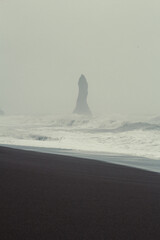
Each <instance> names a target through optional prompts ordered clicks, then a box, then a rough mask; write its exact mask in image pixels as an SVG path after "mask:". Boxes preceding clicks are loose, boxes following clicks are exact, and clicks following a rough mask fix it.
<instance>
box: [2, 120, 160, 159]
mask: <svg viewBox="0 0 160 240" xmlns="http://www.w3.org/2000/svg"><path fill="white" fill-rule="evenodd" d="M0 144H7V145H18V146H28V147H29V146H32V147H43V148H54V149H55V148H57V149H66V150H67V149H68V150H69V149H70V150H76V151H90V152H97V153H106V154H110V153H112V154H113V153H114V154H127V155H132V156H138V157H148V158H152V159H155V160H160V117H152V116H147V117H146V116H145V117H142V116H141V117H134V118H133V117H132V118H131V117H130V118H129V117H123V116H114V117H113V116H103V117H102V116H97V117H96V116H95V117H93V118H87V117H80V116H76V115H70V116H1V117H0Z"/></svg>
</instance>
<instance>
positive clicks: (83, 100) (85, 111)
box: [73, 74, 92, 116]
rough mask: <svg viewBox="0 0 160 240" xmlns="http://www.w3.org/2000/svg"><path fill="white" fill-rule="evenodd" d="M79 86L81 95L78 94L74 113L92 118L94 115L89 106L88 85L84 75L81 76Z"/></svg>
mask: <svg viewBox="0 0 160 240" xmlns="http://www.w3.org/2000/svg"><path fill="white" fill-rule="evenodd" d="M78 85H79V94H78V99H77V104H76V108H75V110H74V111H73V113H76V114H81V115H88V116H91V115H92V114H91V111H90V109H89V107H88V104H87V96H88V83H87V80H86V78H85V76H84V75H83V74H82V75H81V76H80V79H79V82H78Z"/></svg>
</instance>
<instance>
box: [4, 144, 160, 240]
mask: <svg viewBox="0 0 160 240" xmlns="http://www.w3.org/2000/svg"><path fill="white" fill-rule="evenodd" d="M0 196H1V201H0V213H1V214H0V238H1V239H7V240H9V239H11V240H14V239H15V240H21V239H23V240H28V239H33V240H46V239H55V240H60V239H64V240H70V239H76V240H82V239H84V240H85V239H92V240H99V239H107V240H121V239H122V240H125V239H126V240H128V239H130V240H132V239H133V240H135V239H136V240H142V239H145V240H151V239H154V240H158V239H160V203H159V199H160V175H159V174H158V173H154V172H150V171H143V170H140V169H136V168H131V167H126V166H121V165H116V164H111V163H106V162H102V161H96V160H94V161H93V160H90V159H84V158H75V157H71V156H62V155H56V154H47V153H40V152H33V151H24V150H18V149H12V148H6V147H0Z"/></svg>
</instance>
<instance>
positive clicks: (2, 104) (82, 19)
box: [0, 0, 160, 115]
mask: <svg viewBox="0 0 160 240" xmlns="http://www.w3.org/2000/svg"><path fill="white" fill-rule="evenodd" d="M81 73H83V74H84V75H85V76H86V78H87V80H88V84H89V96H88V103H89V105H90V108H91V109H92V112H94V113H97V112H98V113H103V112H105V113H106V114H107V113H108V114H110V113H122V114H123V113H129V114H130V113H132V114H134V113H136V114H137V113H138V114H139V113H142V114H150V113H153V114H159V115H160V1H159V0H152V1H151V0H0V108H2V109H3V110H4V111H6V112H7V113H10V114H14V113H15V114H21V113H23V114H24V113H26V114H33V113H35V114H37V113H43V114H45V113H47V114H50V113H51V114H52V113H65V114H66V113H70V112H72V110H73V109H74V107H75V103H76V98H77V93H78V85H77V83H78V79H79V77H80V75H81Z"/></svg>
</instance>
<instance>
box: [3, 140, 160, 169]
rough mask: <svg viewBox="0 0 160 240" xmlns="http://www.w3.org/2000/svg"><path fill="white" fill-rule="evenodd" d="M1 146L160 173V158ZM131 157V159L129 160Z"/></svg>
mask: <svg viewBox="0 0 160 240" xmlns="http://www.w3.org/2000/svg"><path fill="white" fill-rule="evenodd" d="M0 147H7V148H12V149H19V150H25V151H34V152H40V153H49V154H53V155H54V154H58V155H62V156H71V157H76V158H87V159H90V160H96V161H102V162H106V163H111V164H118V165H122V166H127V167H132V168H136V169H142V170H146V171H151V172H155V173H160V160H158V159H151V158H147V157H141V156H132V155H126V154H117V153H105V152H96V151H95V152H93V151H82V150H73V149H63V148H46V147H34V146H23V145H9V144H0ZM128 159H129V160H128Z"/></svg>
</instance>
